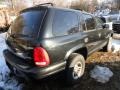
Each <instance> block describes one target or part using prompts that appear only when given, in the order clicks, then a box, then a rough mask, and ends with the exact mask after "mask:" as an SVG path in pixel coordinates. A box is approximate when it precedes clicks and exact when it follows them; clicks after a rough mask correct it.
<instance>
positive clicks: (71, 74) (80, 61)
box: [66, 53, 85, 84]
mask: <svg viewBox="0 0 120 90" xmlns="http://www.w3.org/2000/svg"><path fill="white" fill-rule="evenodd" d="M76 67H80V70H79V69H75V68H76ZM84 70H85V59H84V57H83V56H82V55H81V54H77V53H73V54H71V55H70V57H69V59H68V63H67V71H66V72H67V75H66V76H67V77H66V78H67V83H68V84H75V83H77V82H78V81H79V80H80V78H81V76H82V75H83V74H84ZM78 73H79V74H78Z"/></svg>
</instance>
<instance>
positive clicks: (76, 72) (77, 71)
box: [73, 62, 82, 79]
mask: <svg viewBox="0 0 120 90" xmlns="http://www.w3.org/2000/svg"><path fill="white" fill-rule="evenodd" d="M81 74H82V64H81V63H80V62H77V63H76V64H75V66H74V69H73V78H74V79H78V78H80V77H81Z"/></svg>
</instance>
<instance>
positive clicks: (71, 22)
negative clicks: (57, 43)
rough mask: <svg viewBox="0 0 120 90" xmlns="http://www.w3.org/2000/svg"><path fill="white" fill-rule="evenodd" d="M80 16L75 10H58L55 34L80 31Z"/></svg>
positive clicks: (55, 17) (54, 23) (54, 26)
mask: <svg viewBox="0 0 120 90" xmlns="http://www.w3.org/2000/svg"><path fill="white" fill-rule="evenodd" d="M78 24H79V22H78V16H77V14H75V13H73V12H66V11H64V12H63V11H56V12H55V16H54V20H53V34H54V35H55V36H62V35H69V34H74V33H77V32H79V26H78Z"/></svg>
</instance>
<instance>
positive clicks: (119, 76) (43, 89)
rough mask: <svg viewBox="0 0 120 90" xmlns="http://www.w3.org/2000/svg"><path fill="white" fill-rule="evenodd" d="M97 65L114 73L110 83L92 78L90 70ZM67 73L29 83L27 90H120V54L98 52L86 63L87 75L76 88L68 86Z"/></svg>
mask: <svg viewBox="0 0 120 90" xmlns="http://www.w3.org/2000/svg"><path fill="white" fill-rule="evenodd" d="M95 65H100V66H106V67H109V68H110V69H111V70H112V72H113V73H114V75H113V77H112V78H111V79H110V81H109V82H107V83H105V84H102V83H98V82H96V81H95V80H94V79H92V78H90V74H89V73H90V70H92V69H93V68H94V66H95ZM64 74H65V72H64V71H63V72H61V73H58V74H56V75H53V76H51V77H48V78H47V79H45V80H40V81H38V82H33V83H29V84H28V83H27V84H26V86H25V90H120V53H107V52H96V53H93V54H92V55H91V56H90V57H88V60H87V61H86V70H85V74H84V75H83V77H82V78H81V80H80V82H79V83H78V84H76V85H74V86H67V85H66V83H65V78H64Z"/></svg>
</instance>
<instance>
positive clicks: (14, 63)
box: [3, 50, 66, 79]
mask: <svg viewBox="0 0 120 90" xmlns="http://www.w3.org/2000/svg"><path fill="white" fill-rule="evenodd" d="M3 54H4V57H5V60H6V63H7V64H9V65H10V66H11V67H12V68H13V71H14V73H15V74H16V75H17V76H19V77H22V78H26V77H27V78H33V79H42V78H45V77H47V76H49V75H52V74H54V73H57V72H59V71H62V70H64V69H65V65H66V62H65V61H63V62H59V63H58V64H55V65H50V66H48V67H44V68H39V67H35V66H32V65H31V66H30V65H29V64H28V63H25V62H24V60H22V59H21V58H19V57H17V56H16V55H14V54H12V53H11V52H10V51H8V50H4V51H3Z"/></svg>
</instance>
